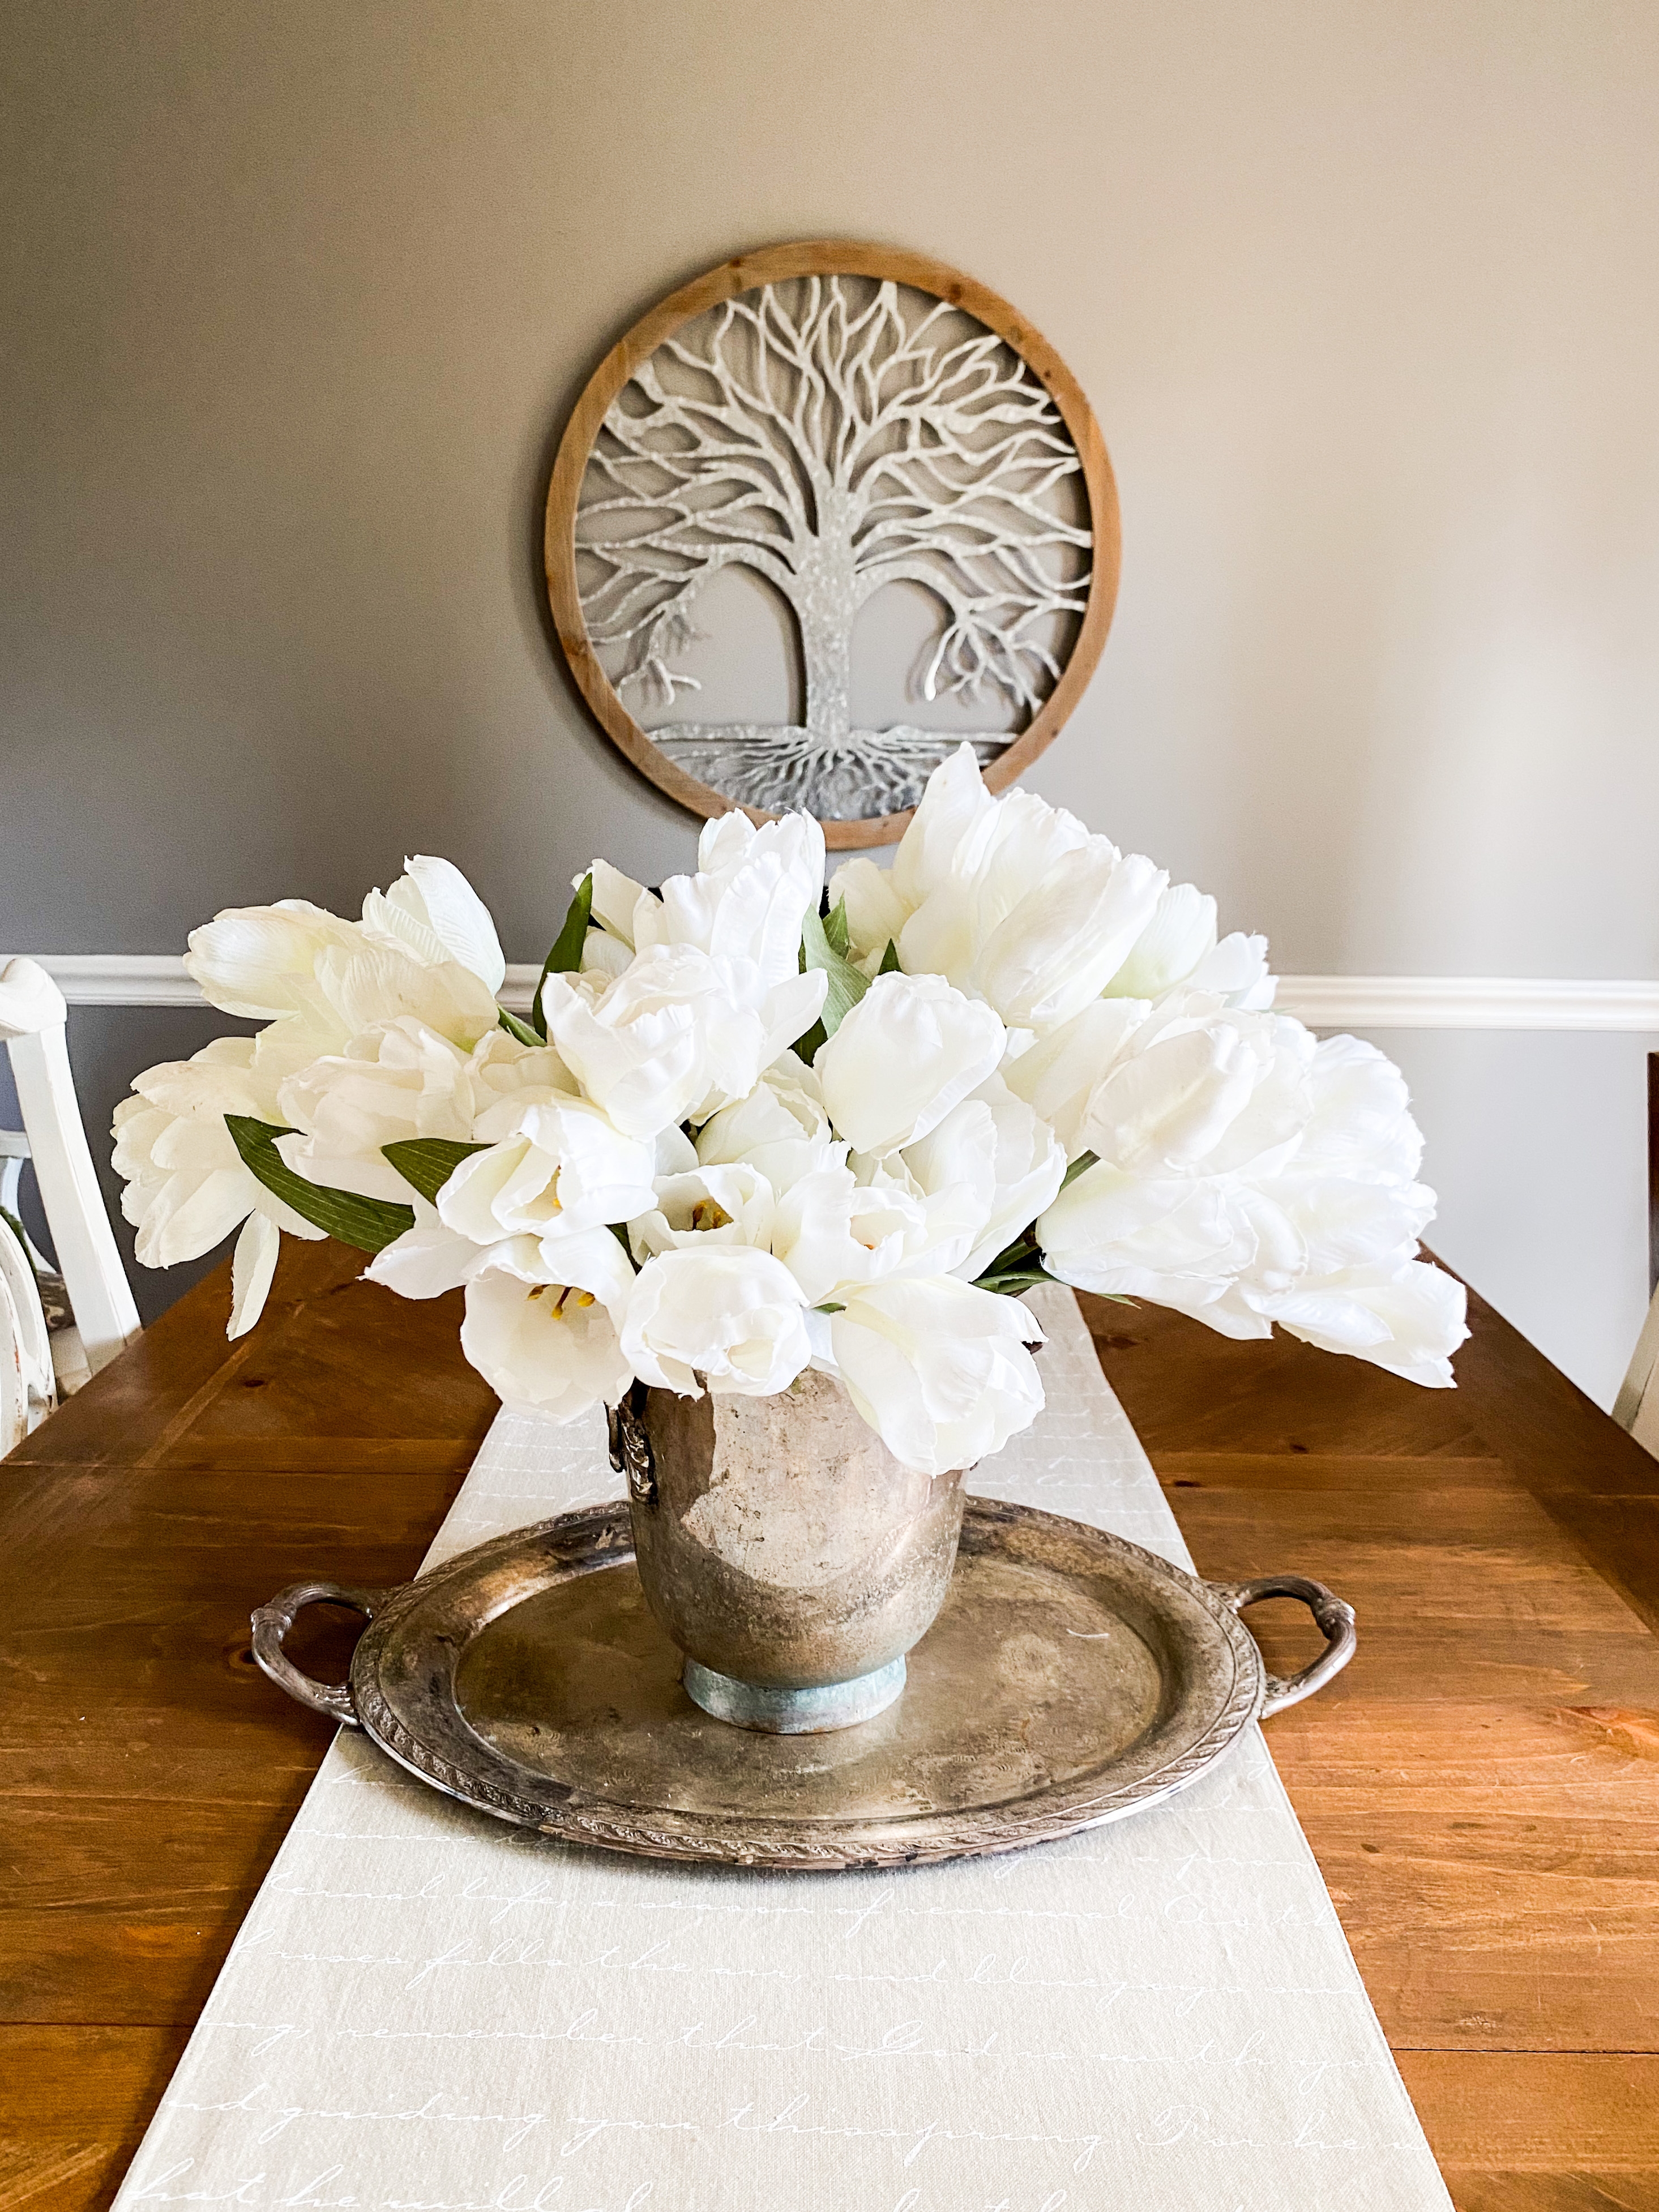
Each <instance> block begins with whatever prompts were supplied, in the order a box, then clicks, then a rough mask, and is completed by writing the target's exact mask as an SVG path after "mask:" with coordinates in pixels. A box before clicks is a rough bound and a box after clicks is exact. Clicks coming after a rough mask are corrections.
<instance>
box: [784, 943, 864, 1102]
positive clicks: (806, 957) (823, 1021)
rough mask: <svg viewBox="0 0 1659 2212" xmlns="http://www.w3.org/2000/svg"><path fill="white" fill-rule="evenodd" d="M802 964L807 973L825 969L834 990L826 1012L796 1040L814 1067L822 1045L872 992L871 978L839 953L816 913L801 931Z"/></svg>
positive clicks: (828, 996) (829, 993)
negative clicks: (868, 991)
mask: <svg viewBox="0 0 1659 2212" xmlns="http://www.w3.org/2000/svg"><path fill="white" fill-rule="evenodd" d="M800 964H801V972H802V973H803V974H805V972H806V971H807V969H811V968H821V969H823V972H824V974H825V975H827V976H828V977H829V989H828V990H827V991H826V992H825V993H824V996H823V1012H822V1013H821V1014H820V1015H819V1016H818V1018H817V1021H815V1022H814V1023H813V1024H812V1026H811V1029H810V1030H807V1032H806V1034H805V1036H802V1037H797V1039H796V1040H795V1050H796V1051H797V1052H798V1053H799V1054H800V1056H801V1058H802V1059H803V1060H805V1062H806V1064H807V1066H809V1067H810V1066H811V1064H812V1061H813V1060H814V1059H815V1058H816V1057H817V1051H818V1048H819V1046H820V1045H823V1044H826V1043H827V1042H829V1039H830V1038H831V1037H832V1036H834V1035H835V1034H836V1030H838V1029H839V1028H840V1027H841V1025H842V1022H844V1021H845V1020H846V1018H847V1017H848V1014H850V1013H851V1012H852V1011H853V1009H854V1006H857V1004H858V1002H859V1000H860V999H861V998H862V997H863V996H864V994H865V993H866V991H867V990H868V989H869V987H870V979H869V977H868V976H867V975H860V973H859V971H858V969H856V968H854V965H853V963H852V962H851V961H850V960H844V959H843V958H842V956H841V954H840V953H839V952H837V951H836V948H835V946H834V945H832V944H831V943H830V942H829V933H828V932H827V931H826V929H825V928H824V926H823V922H822V921H820V920H819V919H818V917H817V915H815V914H809V915H807V917H806V921H805V924H804V926H803V927H802V929H801V933H800Z"/></svg>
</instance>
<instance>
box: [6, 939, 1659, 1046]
mask: <svg viewBox="0 0 1659 2212" xmlns="http://www.w3.org/2000/svg"><path fill="white" fill-rule="evenodd" d="M33 957H35V958H36V959H38V960H39V961H40V965H41V966H42V967H43V968H45V969H48V970H49V971H50V973H51V974H52V975H54V976H55V977H56V978H57V980H58V987H59V988H60V989H61V990H62V992H63V994H64V997H65V998H66V999H67V1000H69V1002H70V1005H71V1006H199V1005H200V1004H201V997H202V994H201V993H200V992H199V991H198V990H197V987H196V986H195V984H194V983H192V982H191V980H190V977H189V976H188V975H185V968H184V963H183V961H182V960H181V959H179V957H178V955H177V954H176V953H171V952H76V953H57V954H47V953H37V954H35V955H34V956H33ZM539 973H540V969H539V968H538V966H536V965H533V964H520V965H517V966H513V967H510V968H509V969H507V987H506V989H505V990H504V991H503V992H502V994H501V997H502V1000H503V1001H504V1002H505V1003H506V1004H507V1006H511V1007H512V1008H513V1010H514V1012H519V1013H523V1012H525V1011H526V1009H527V1008H528V1006H529V1005H530V994H531V992H532V990H533V989H534V988H535V985H536V978H537V976H538V974H539ZM1279 1006H1280V1007H1281V1008H1282V1009H1283V1011H1284V1012H1285V1013H1287V1014H1295V1015H1296V1016H1297V1018H1298V1019H1300V1020H1302V1021H1304V1022H1306V1023H1307V1024H1308V1025H1309V1027H1310V1029H1317V1030H1629V1031H1638V1032H1648V1031H1651V1032H1655V1033H1659V982H1652V983H1649V982H1622V981H1601V980H1600V979H1589V980H1583V979H1579V978H1556V977H1545V978H1537V977H1528V976H1518V975H1281V976H1280V977H1279Z"/></svg>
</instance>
